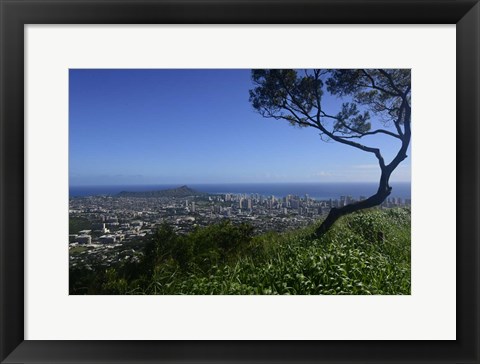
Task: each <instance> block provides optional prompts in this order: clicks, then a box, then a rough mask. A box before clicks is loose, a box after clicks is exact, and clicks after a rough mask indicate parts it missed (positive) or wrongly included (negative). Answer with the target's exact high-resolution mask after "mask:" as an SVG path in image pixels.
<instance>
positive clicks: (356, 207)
mask: <svg viewBox="0 0 480 364" xmlns="http://www.w3.org/2000/svg"><path fill="white" fill-rule="evenodd" d="M390 174H391V172H389V171H387V170H386V169H385V170H383V171H382V176H381V177H380V185H379V187H378V190H377V193H375V194H374V195H372V196H370V197H369V198H367V199H366V200H363V201H359V202H355V203H352V204H349V205H346V206H342V207H340V208H336V207H332V208H331V210H330V213H329V214H328V216H327V218H326V219H325V220H324V221H323V223H322V225H320V226H319V227H318V229H317V230H315V234H314V235H315V237H317V238H318V237H320V236H322V235H323V234H325V233H326V232H327V231H328V230H329V229H330V228H331V227H332V225H333V224H334V223H335V221H337V220H338V219H339V218H340V217H342V216H344V215H348V214H351V213H352V212H355V211H360V210H364V209H368V208H370V207H375V206H378V205H380V204H381V203H382V202H383V201H385V199H386V198H387V197H388V196H389V195H390V193H391V191H392V187H390V186H389V185H388V179H389V178H390Z"/></svg>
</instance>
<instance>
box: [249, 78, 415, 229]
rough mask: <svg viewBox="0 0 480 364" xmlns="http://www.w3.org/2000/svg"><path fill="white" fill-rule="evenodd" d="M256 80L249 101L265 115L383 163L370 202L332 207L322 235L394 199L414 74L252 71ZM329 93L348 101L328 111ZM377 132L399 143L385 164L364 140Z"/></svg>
mask: <svg viewBox="0 0 480 364" xmlns="http://www.w3.org/2000/svg"><path fill="white" fill-rule="evenodd" d="M252 81H253V84H254V88H253V89H251V90H250V102H251V104H252V106H253V107H254V109H255V110H256V111H257V112H258V113H259V114H260V115H262V116H264V117H266V118H273V119H277V120H286V121H288V122H289V123H290V124H292V125H294V126H298V127H311V128H315V129H317V130H318V131H319V134H320V136H321V138H322V139H326V140H333V141H336V142H338V143H342V144H344V145H347V146H350V147H353V148H356V149H359V150H361V151H363V152H367V153H372V154H373V155H375V157H376V159H377V160H378V164H379V168H380V170H381V177H380V181H379V187H378V190H377V193H376V194H375V195H373V196H371V197H369V198H368V199H367V200H365V201H361V202H359V203H356V204H352V205H349V206H345V207H344V208H340V209H332V210H331V212H330V214H329V216H328V217H327V219H326V220H325V223H324V224H323V225H322V226H321V227H320V228H319V230H318V231H317V233H318V234H322V233H324V232H325V231H327V230H328V229H329V228H330V227H331V225H332V224H333V223H334V222H335V221H336V220H337V219H338V218H339V217H340V216H342V215H345V214H348V213H351V212H354V211H357V210H360V209H364V208H368V207H373V206H376V205H379V204H380V203H382V202H383V201H384V200H385V198H387V197H388V196H389V195H390V193H391V187H390V185H389V179H390V176H391V174H392V172H393V171H394V170H395V168H396V167H397V166H398V165H399V164H400V163H401V162H402V161H403V160H404V159H405V158H407V155H406V151H407V149H408V145H409V143H410V137H411V129H410V122H411V82H410V70H408V69H323V70H322V69H313V70H303V71H299V70H294V69H257V70H252ZM326 93H329V94H330V95H332V96H336V97H339V98H341V99H342V100H343V102H342V104H341V107H340V108H339V110H327V109H326V108H325V107H324V102H323V99H324V98H325V95H326ZM372 121H375V123H372ZM374 124H375V125H378V127H377V126H375V127H373V125H374ZM375 134H383V135H385V136H388V137H391V138H395V139H398V140H399V141H400V148H399V150H398V152H397V154H396V155H395V157H394V158H393V159H392V160H391V161H390V162H386V161H385V159H384V157H383V155H382V153H381V150H380V149H379V148H376V147H372V146H369V145H367V144H366V143H364V142H363V140H362V139H363V138H365V137H367V136H371V135H375Z"/></svg>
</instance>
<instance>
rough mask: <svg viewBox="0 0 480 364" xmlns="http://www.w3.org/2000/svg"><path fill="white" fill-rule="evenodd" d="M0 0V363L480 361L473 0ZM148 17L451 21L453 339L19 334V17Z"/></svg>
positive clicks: (35, 20)
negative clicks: (48, 337)
mask: <svg viewBox="0 0 480 364" xmlns="http://www.w3.org/2000/svg"><path fill="white" fill-rule="evenodd" d="M0 6H1V7H0V12H1V59H0V60H1V99H0V102H1V104H0V112H1V115H0V117H1V120H0V137H1V159H0V163H1V165H0V171H1V172H0V173H1V182H0V202H1V210H0V211H1V219H0V224H1V225H0V234H1V235H0V248H1V251H0V252H1V277H0V284H1V291H0V292H1V293H0V299H1V313H0V326H1V327H0V329H1V339H0V345H1V346H0V359H1V362H2V363H47V362H48V363H61V362H65V363H94V362H95V363H106V362H109V363H115V362H116V363H137V362H138V363H143V362H172V363H174V362H182V363H187V362H188V363H199V362H203V363H207V362H227V363H228V362H231V363H234V362H235V363H240V362H248V363H260V362H262V363H270V362H272V363H273V362H284V363H294V362H295V363H297V362H298V363H302V362H318V363H328V362H333V363H335V362H337V363H339V362H343V363H359V362H363V363H366V362H382V363H394V362H395V363H427V362H428V363H433V362H445V363H479V358H480V355H479V316H480V315H479V310H478V308H479V306H478V302H479V227H478V226H479V167H478V166H479V164H478V163H479V137H480V134H479V130H480V129H479V125H480V118H479V116H480V115H479V114H480V112H479V100H480V93H479V89H480V85H479V80H480V4H479V3H478V0H460V1H455V0H426V1H422V0H404V1H399V0H390V1H389V0H341V1H339V0H337V1H335V0H316V1H314V0H311V1H308V0H299V1H295V0H278V1H268V0H260V1H258V0H257V1H255V0H243V1H242V0H224V1H215V0H197V1H195V0H177V1H173V0H165V1H162V0H140V1H135V0H123V1H122V0H111V1H109V0H99V1H92V0H76V1H69V0H46V1H38V0H23V1H22V0H0ZM155 23H168V24H171V23H191V24H209V23H210V24H219V23H241V24H243V23H245V24H293V23H296V24H316V23H319V24H321V23H325V24H456V29H457V30H456V41H457V45H456V47H457V50H456V51H457V54H456V61H457V73H456V74H457V99H456V105H457V118H456V132H457V143H456V145H457V151H456V152H457V171H456V173H457V174H456V176H457V221H456V229H457V230H456V231H457V270H456V272H457V277H456V278H457V297H456V299H457V300H456V303H457V340H454V341H282V342H275V341H121V342H116V341H26V340H24V310H23V307H24V298H25V297H24V244H23V239H24V202H25V197H24V177H25V175H24V25H26V24H155ZM453 122H454V121H453V120H452V123H453ZM446 147H447V148H448V146H446ZM46 163H48V161H47V162H46ZM52 319H54V318H53V317H52ZM441 319H442V318H441V317H439V320H441Z"/></svg>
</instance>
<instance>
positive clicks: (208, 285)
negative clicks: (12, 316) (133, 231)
mask: <svg viewBox="0 0 480 364" xmlns="http://www.w3.org/2000/svg"><path fill="white" fill-rule="evenodd" d="M314 228H315V226H310V227H308V228H305V229H301V230H296V231H292V232H289V233H284V234H277V233H269V234H265V235H261V236H253V234H252V228H251V227H249V226H248V225H233V224H231V223H230V222H228V221H226V222H224V223H221V224H217V225H212V226H209V227H207V228H203V229H198V230H196V231H194V232H192V233H191V234H189V235H177V234H176V233H175V232H174V231H173V230H172V229H171V228H170V227H168V226H162V227H161V228H160V229H159V231H158V232H157V234H156V235H155V236H154V237H153V239H151V241H149V242H148V243H147V245H146V247H145V251H144V255H143V258H142V260H141V262H139V263H138V264H135V265H132V264H131V263H129V264H125V265H123V266H118V267H114V268H113V267H112V268H110V269H108V270H107V271H106V272H105V271H103V272H99V271H97V272H95V271H92V272H90V273H89V274H90V276H91V281H89V278H87V277H82V280H81V282H78V284H75V282H73V283H74V284H73V290H71V294H85V293H88V294H169V295H171V294H196V295H198V294H223V295H225V294H242V295H245V294H282V295H283V294H301V295H309V294H315V295H318V294H321V295H322V294H323V295H327V294H328V295H331V294H356V295H358V294H359V295H363V294H367V295H370V294H374V295H379V294H383V295H385V294H387V295H390V294H394V295H397V294H410V289H411V278H410V270H411V265H410V262H411V257H410V252H411V249H410V245H411V244H410V240H411V238H410V236H411V233H410V210H409V209H389V210H379V209H373V210H370V211H366V212H361V213H355V214H352V215H349V216H346V217H344V218H342V219H341V220H339V221H338V222H337V223H336V224H335V225H334V227H333V228H332V229H331V230H330V231H329V232H328V233H327V234H326V235H324V236H323V237H322V238H320V239H314V238H312V232H313V230H314ZM76 274H77V275H79V274H80V273H79V272H76ZM71 277H72V275H71ZM85 285H87V286H89V287H88V290H87V291H85V290H83V289H78V290H76V289H75V286H78V287H80V286H85ZM71 289H72V285H71Z"/></svg>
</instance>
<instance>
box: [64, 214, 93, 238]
mask: <svg viewBox="0 0 480 364" xmlns="http://www.w3.org/2000/svg"><path fill="white" fill-rule="evenodd" d="M68 221H69V222H68V224H69V226H68V230H69V234H78V232H79V231H82V230H91V229H92V223H91V222H90V221H89V220H88V219H86V218H84V217H73V216H70V218H69V219H68Z"/></svg>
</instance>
